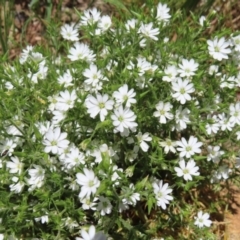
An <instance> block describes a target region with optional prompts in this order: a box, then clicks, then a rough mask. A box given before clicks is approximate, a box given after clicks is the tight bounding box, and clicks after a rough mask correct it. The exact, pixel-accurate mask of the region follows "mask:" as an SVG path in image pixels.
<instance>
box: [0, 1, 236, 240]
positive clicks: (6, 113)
mask: <svg viewBox="0 0 240 240" xmlns="http://www.w3.org/2000/svg"><path fill="white" fill-rule="evenodd" d="M129 12H130V13H131V15H129V14H128V15H126V16H125V17H122V19H121V20H119V19H115V18H113V17H112V18H111V17H110V16H107V15H102V14H101V12H99V11H98V10H97V9H96V8H93V9H88V10H86V11H85V12H84V13H82V14H80V13H79V22H77V23H70V24H64V25H63V26H53V25H50V26H48V29H47V30H48V35H49V47H48V48H46V47H44V46H35V47H32V46H27V47H26V48H25V49H23V51H22V54H21V56H20V58H19V59H17V60H15V61H13V62H11V64H7V63H2V64H1V69H0V76H1V81H0V98H1V102H0V106H1V111H0V131H1V137H0V141H1V142H0V153H1V162H0V163H1V164H0V167H1V168H0V182H1V185H0V195H1V198H0V217H1V224H0V232H1V235H0V236H1V238H2V239H4V238H5V239H58V240H59V239H77V240H79V239H85V240H86V239H96V238H97V237H98V238H99V239H107V238H108V239H157V238H158V239H160V238H163V239H197V238H198V239H200V238H202V239H214V234H213V227H214V224H213V220H214V219H213V216H214V213H216V212H218V210H219V206H220V203H222V202H224V199H222V198H219V199H215V198H213V197H212V196H211V194H209V193H212V192H214V194H215V196H218V193H219V192H220V191H221V190H222V187H223V186H222V183H227V182H228V181H230V179H235V178H237V177H238V174H239V167H240V158H238V157H237V150H236V149H237V148H236V145H237V144H238V143H239V139H240V131H239V124H240V103H239V102H237V101H236V91H237V90H238V88H239V86H240V74H239V70H238V69H239V68H238V67H239V66H238V62H239V58H240V35H236V34H230V32H229V31H228V30H222V32H216V33H214V35H213V36H212V37H210V38H209V37H208V36H207V34H206V32H207V29H208V27H210V26H209V25H210V19H208V18H207V19H206V18H204V17H201V18H200V21H199V20H198V18H197V17H196V16H195V17H194V16H193V19H192V20H191V21H189V20H186V18H185V17H184V15H183V14H182V13H181V12H179V11H177V12H175V13H173V12H171V10H170V8H169V7H168V6H167V5H166V4H162V3H159V4H158V5H157V6H153V7H152V8H151V9H139V12H136V11H131V10H129ZM146 12H148V14H147V15H146ZM125 18H126V19H125ZM80 237H81V238H80ZM94 237H95V238H94Z"/></svg>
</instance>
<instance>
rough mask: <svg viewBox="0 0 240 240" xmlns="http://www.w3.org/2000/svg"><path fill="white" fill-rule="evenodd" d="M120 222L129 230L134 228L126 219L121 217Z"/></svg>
mask: <svg viewBox="0 0 240 240" xmlns="http://www.w3.org/2000/svg"><path fill="white" fill-rule="evenodd" d="M120 222H121V224H122V226H123V227H124V228H126V229H127V230H131V229H132V226H131V224H130V223H129V222H127V221H125V220H124V219H122V218H120Z"/></svg>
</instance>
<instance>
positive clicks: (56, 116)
mask: <svg viewBox="0 0 240 240" xmlns="http://www.w3.org/2000/svg"><path fill="white" fill-rule="evenodd" d="M52 114H53V117H52V124H53V126H58V125H59V123H60V122H61V121H62V120H64V119H65V118H66V116H67V112H66V111H60V110H54V111H52Z"/></svg>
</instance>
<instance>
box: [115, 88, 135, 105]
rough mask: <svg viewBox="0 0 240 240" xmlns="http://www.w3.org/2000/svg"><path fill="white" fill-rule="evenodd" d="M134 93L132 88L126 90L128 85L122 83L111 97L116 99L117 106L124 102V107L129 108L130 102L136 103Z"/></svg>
mask: <svg viewBox="0 0 240 240" xmlns="http://www.w3.org/2000/svg"><path fill="white" fill-rule="evenodd" d="M135 96H136V93H135V92H134V90H133V89H130V90H129V91H128V85H127V84H124V85H123V86H122V87H120V88H119V89H118V91H115V92H114V93H113V97H114V98H115V100H116V103H117V106H119V105H122V104H123V103H125V104H126V107H128V108H130V107H131V105H132V104H134V103H136V102H137V101H136V99H135V98H134V97H135Z"/></svg>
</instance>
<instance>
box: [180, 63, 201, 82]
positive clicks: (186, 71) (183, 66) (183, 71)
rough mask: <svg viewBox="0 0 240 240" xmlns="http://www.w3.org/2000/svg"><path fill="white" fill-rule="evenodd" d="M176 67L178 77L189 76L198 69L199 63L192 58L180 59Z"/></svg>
mask: <svg viewBox="0 0 240 240" xmlns="http://www.w3.org/2000/svg"><path fill="white" fill-rule="evenodd" d="M178 66H179V69H178V73H180V77H187V78H189V77H191V76H194V75H195V72H196V71H197V69H198V66H199V64H198V63H196V62H195V61H194V59H190V60H187V59H182V63H180V64H179V65H178Z"/></svg>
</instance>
